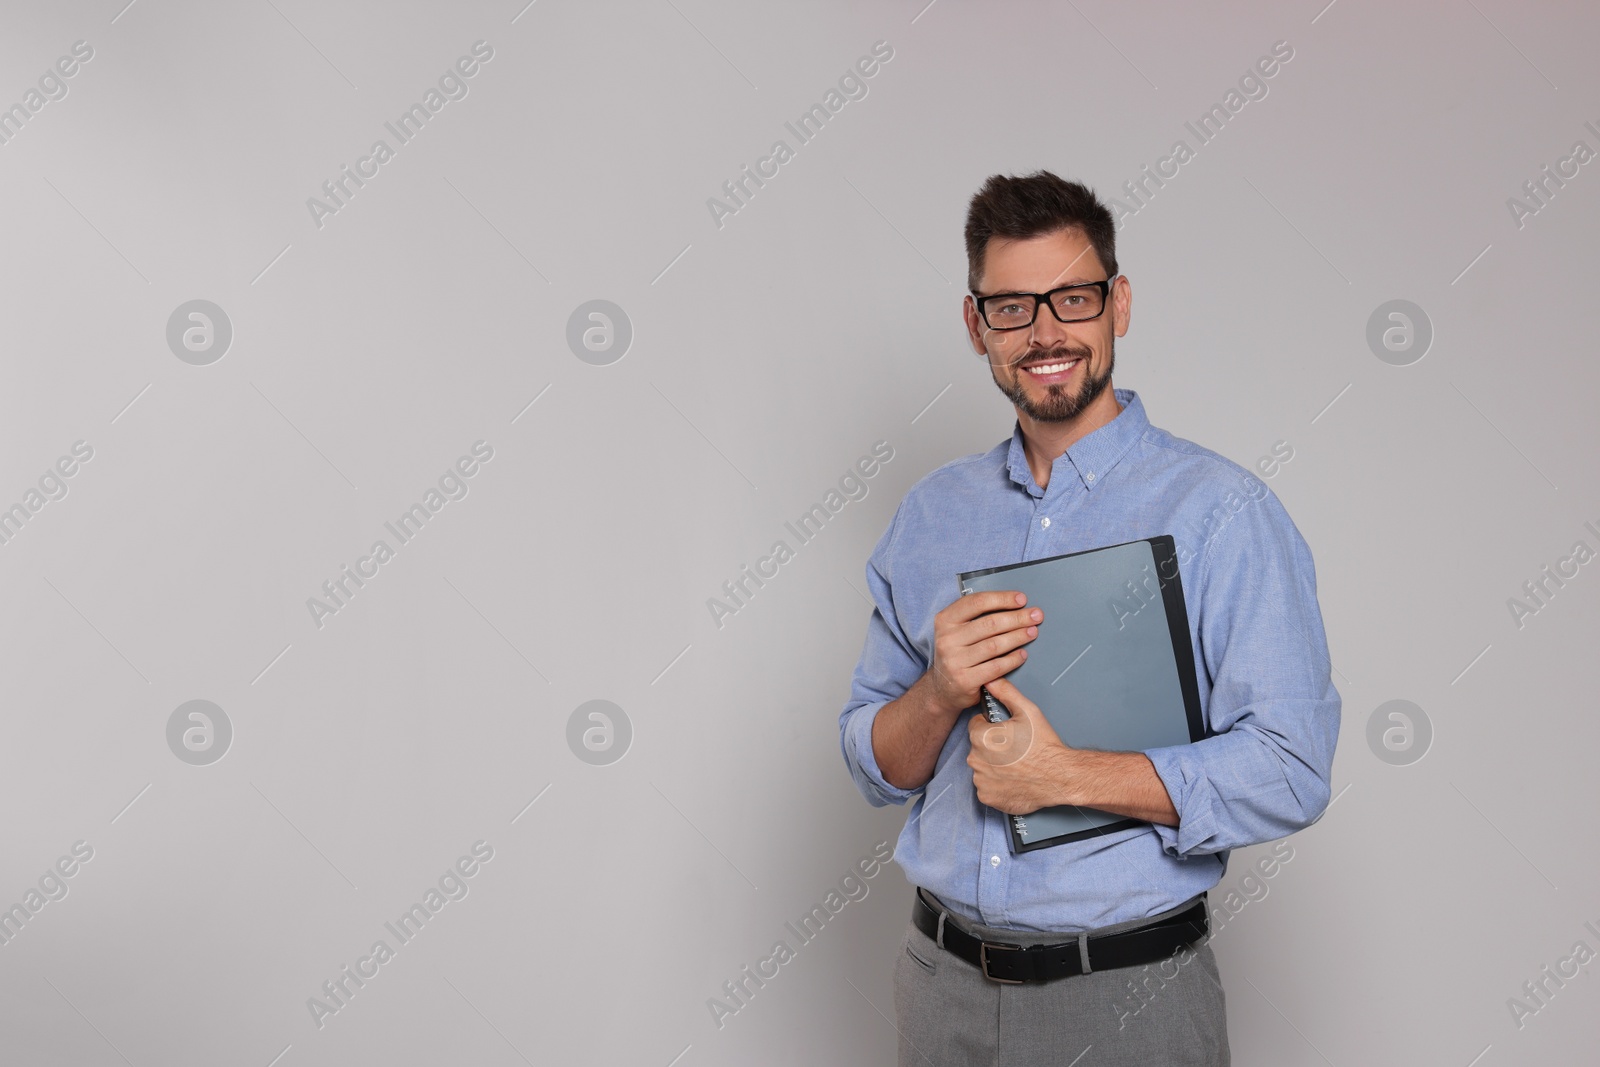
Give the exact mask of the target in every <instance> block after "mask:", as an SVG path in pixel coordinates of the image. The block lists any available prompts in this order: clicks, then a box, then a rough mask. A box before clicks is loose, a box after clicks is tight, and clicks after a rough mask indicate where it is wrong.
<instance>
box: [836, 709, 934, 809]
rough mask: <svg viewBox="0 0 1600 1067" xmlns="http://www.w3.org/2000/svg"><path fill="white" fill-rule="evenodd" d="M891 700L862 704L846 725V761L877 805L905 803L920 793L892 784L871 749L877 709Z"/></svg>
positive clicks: (859, 785) (851, 771)
mask: <svg viewBox="0 0 1600 1067" xmlns="http://www.w3.org/2000/svg"><path fill="white" fill-rule="evenodd" d="M888 703H889V701H887V700H880V701H878V702H876V703H873V704H863V705H862V706H861V707H859V708H857V709H855V711H853V712H851V713H850V721H849V723H848V724H847V725H846V726H845V743H846V744H848V745H849V746H850V751H849V752H846V753H845V755H846V757H847V760H846V762H848V763H849V765H850V777H852V778H854V779H855V780H856V787H857V788H858V789H860V790H861V793H862V795H863V796H865V797H866V798H867V801H868V802H869V803H871V804H872V806H873V807H875V808H881V807H884V806H885V805H888V804H904V803H905V802H906V801H907V800H910V799H911V797H912V796H914V795H915V794H916V793H917V792H918V790H915V789H901V788H899V787H897V786H892V785H890V784H889V783H888V782H887V781H885V780H884V777H883V772H882V771H881V770H879V769H878V758H877V756H876V755H874V754H873V751H872V724H873V723H874V722H875V721H876V720H877V718H878V712H880V711H882V710H883V708H884V705H886V704H888Z"/></svg>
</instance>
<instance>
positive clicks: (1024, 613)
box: [956, 608, 1044, 640]
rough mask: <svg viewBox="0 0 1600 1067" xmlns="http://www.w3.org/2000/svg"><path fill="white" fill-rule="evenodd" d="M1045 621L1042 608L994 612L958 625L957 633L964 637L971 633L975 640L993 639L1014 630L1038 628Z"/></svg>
mask: <svg viewBox="0 0 1600 1067" xmlns="http://www.w3.org/2000/svg"><path fill="white" fill-rule="evenodd" d="M1043 621H1044V611H1043V610H1042V609H1040V608H1017V609H1015V610H1014V611H992V612H990V613H989V614H987V615H979V616H978V617H977V618H975V619H972V620H970V621H968V622H964V623H958V624H957V627H956V629H957V631H958V632H959V633H961V634H963V635H966V634H968V633H971V634H973V635H975V636H974V638H973V640H976V639H977V638H978V637H991V636H993V635H995V634H1003V633H1009V632H1011V631H1013V630H1026V629H1028V628H1029V627H1030V626H1037V625H1039V623H1041V622H1043Z"/></svg>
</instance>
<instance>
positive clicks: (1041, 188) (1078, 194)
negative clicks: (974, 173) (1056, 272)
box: [967, 170, 1117, 289]
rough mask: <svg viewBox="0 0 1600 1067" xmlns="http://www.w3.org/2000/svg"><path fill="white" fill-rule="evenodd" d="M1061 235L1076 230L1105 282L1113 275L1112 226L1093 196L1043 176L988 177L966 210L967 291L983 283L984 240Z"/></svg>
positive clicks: (1114, 241)
mask: <svg viewBox="0 0 1600 1067" xmlns="http://www.w3.org/2000/svg"><path fill="white" fill-rule="evenodd" d="M1065 229H1077V230H1081V231H1082V232H1083V234H1084V236H1085V237H1087V238H1088V239H1089V245H1090V247H1092V248H1093V249H1094V251H1095V255H1097V256H1099V257H1100V264H1101V265H1102V266H1103V267H1105V268H1106V271H1107V277H1114V276H1115V275H1116V273H1117V229H1116V223H1115V220H1114V219H1113V218H1112V217H1111V211H1110V210H1109V209H1108V208H1107V207H1106V206H1105V205H1104V204H1102V203H1101V202H1100V200H1099V198H1098V197H1096V196H1095V195H1094V192H1093V190H1091V189H1089V187H1088V186H1085V185H1080V184H1079V183H1078V182H1069V181H1063V180H1062V179H1060V178H1058V177H1056V176H1055V175H1054V174H1051V173H1050V172H1049V171H1047V170H1041V171H1036V172H1034V173H1033V174H1029V175H1026V176H1024V177H1021V178H1017V177H1013V176H1010V175H1005V174H991V175H990V176H989V179H988V180H987V181H985V182H984V183H983V188H982V189H979V190H978V191H977V193H976V194H974V195H973V197H972V203H971V205H970V206H969V207H968V208H967V288H968V289H977V288H978V281H979V279H981V278H982V277H983V260H984V253H985V252H986V251H987V249H988V247H989V238H991V237H1007V238H1026V237H1041V236H1043V235H1044V234H1047V233H1055V232H1056V231H1057V230H1065Z"/></svg>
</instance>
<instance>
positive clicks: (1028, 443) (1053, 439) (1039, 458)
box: [1017, 383, 1122, 489]
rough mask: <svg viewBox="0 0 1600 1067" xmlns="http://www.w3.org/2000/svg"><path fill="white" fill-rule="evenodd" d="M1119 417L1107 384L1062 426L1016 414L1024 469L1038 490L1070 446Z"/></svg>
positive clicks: (1119, 408) (1117, 404)
mask: <svg viewBox="0 0 1600 1067" xmlns="http://www.w3.org/2000/svg"><path fill="white" fill-rule="evenodd" d="M1120 414H1122V404H1121V402H1120V401H1118V400H1117V396H1116V390H1115V389H1114V388H1113V387H1112V386H1111V385H1110V383H1107V385H1106V388H1105V391H1104V392H1102V393H1101V394H1100V395H1099V396H1098V397H1096V398H1095V400H1094V403H1092V404H1090V405H1089V406H1088V407H1087V408H1085V409H1084V410H1083V411H1080V412H1079V413H1078V414H1077V415H1075V416H1074V417H1072V418H1070V419H1068V420H1066V421H1065V422H1040V421H1039V420H1037V419H1035V418H1032V417H1031V416H1028V415H1024V414H1023V413H1022V412H1021V411H1018V412H1017V423H1018V425H1020V426H1021V427H1022V451H1023V454H1024V455H1026V456H1027V457H1028V469H1029V470H1030V471H1032V472H1033V480H1034V481H1035V482H1037V483H1038V485H1039V488H1041V489H1047V488H1049V486H1050V468H1051V466H1052V464H1054V463H1055V461H1056V457H1058V456H1060V455H1061V454H1062V453H1063V452H1065V451H1066V450H1067V449H1069V448H1071V447H1072V446H1073V444H1074V443H1076V442H1077V441H1079V440H1080V439H1082V438H1084V437H1087V436H1088V435H1089V434H1091V433H1093V432H1094V431H1096V430H1098V429H1099V428H1100V427H1102V426H1104V425H1106V424H1107V423H1109V422H1110V421H1111V420H1112V419H1114V418H1116V417H1117V416H1118V415H1120Z"/></svg>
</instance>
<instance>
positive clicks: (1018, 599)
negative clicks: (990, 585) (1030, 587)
mask: <svg viewBox="0 0 1600 1067" xmlns="http://www.w3.org/2000/svg"><path fill="white" fill-rule="evenodd" d="M1027 602H1028V598H1027V596H1026V595H1025V594H1023V593H1020V592H1018V591H1017V590H1015V589H990V590H986V591H985V592H982V593H972V594H969V595H967V596H960V597H957V598H956V599H955V600H953V601H951V602H950V604H949V605H948V606H946V608H945V610H946V611H948V612H949V613H950V618H951V619H952V620H954V621H956V622H968V621H970V620H971V619H974V618H976V617H977V616H979V615H985V614H987V613H989V612H991V611H1003V610H1005V609H1007V608H1019V607H1021V606H1022V605H1024V604H1026V603H1027Z"/></svg>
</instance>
